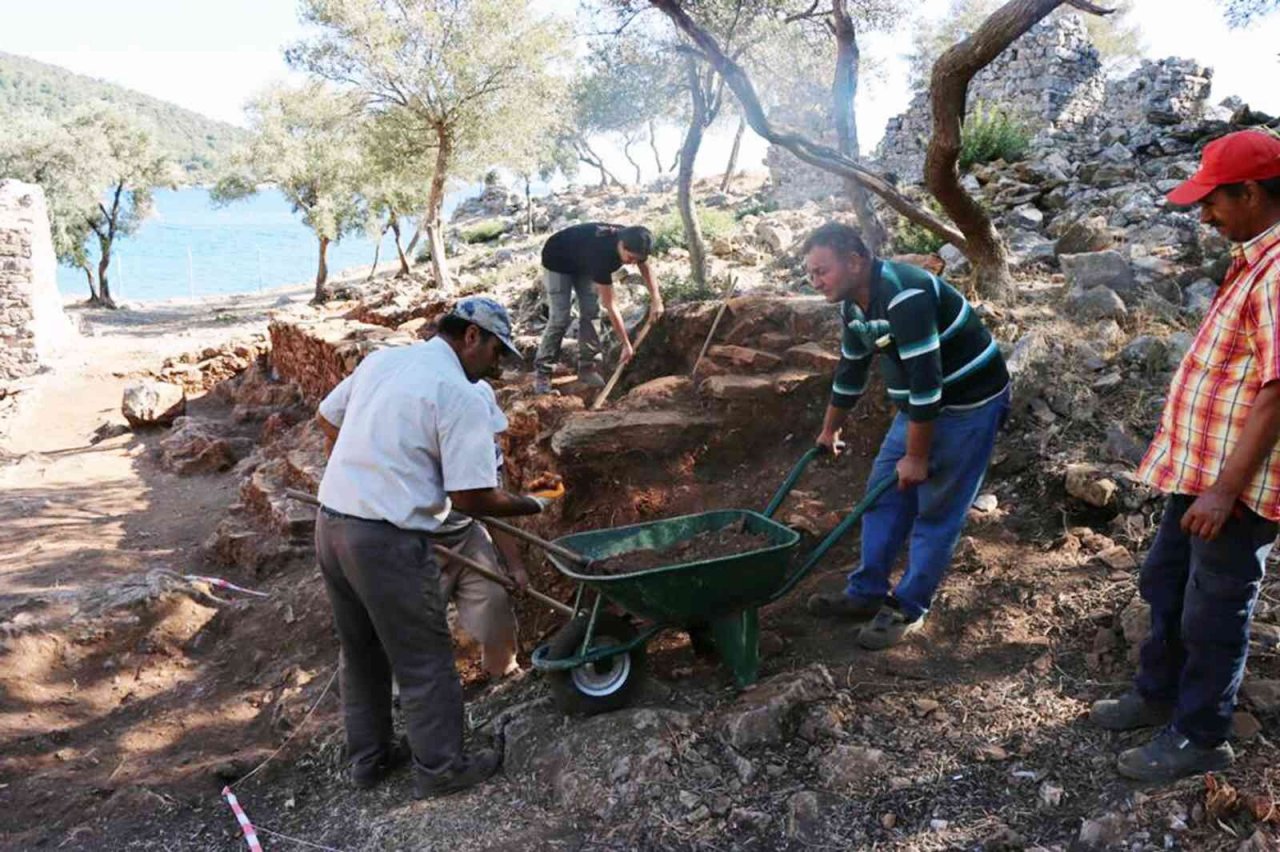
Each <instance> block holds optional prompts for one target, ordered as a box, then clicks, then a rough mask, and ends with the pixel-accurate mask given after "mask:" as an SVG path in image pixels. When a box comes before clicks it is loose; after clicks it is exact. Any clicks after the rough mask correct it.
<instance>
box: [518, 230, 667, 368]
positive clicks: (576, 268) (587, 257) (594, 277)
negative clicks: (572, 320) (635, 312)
mask: <svg viewBox="0 0 1280 852" xmlns="http://www.w3.org/2000/svg"><path fill="white" fill-rule="evenodd" d="M652 246H653V235H652V234H651V233H649V229H648V228H644V227H640V226H632V227H625V226H623V225H610V224H606V223H603V222H588V223H585V224H582V225H573V226H571V227H568V228H565V229H563V230H561V231H557V232H556V233H555V234H552V235H551V238H550V239H548V240H547V241H546V243H545V244H543V246H542V278H543V285H544V286H545V287H546V291H547V308H548V317H547V327H546V329H545V330H544V331H543V332H542V342H541V343H539V344H538V354H537V357H536V359H535V361H534V368H535V371H536V375H535V377H534V385H533V387H534V392H535V393H550V392H551V371H552V369H553V368H554V366H555V363H556V361H557V360H559V358H560V343H561V341H562V340H564V334H565V330H566V329H568V327H569V316H570V306H571V304H572V300H573V295H574V294H575V293H576V294H577V295H578V314H579V323H578V326H579V330H578V378H579V379H580V380H581V381H583V382H584V383H586V384H587V385H590V386H592V387H602V386H603V385H604V379H603V378H602V377H601V376H600V372H599V370H598V369H597V365H598V362H599V360H600V336H599V330H598V328H597V326H596V323H597V321H598V319H599V315H600V306H601V304H603V305H604V310H605V313H606V314H608V315H609V322H610V324H611V325H612V326H613V331H614V334H616V335H617V337H618V340H619V341H621V343H622V361H623V362H624V363H625V362H627V361H629V360H631V356H632V355H633V354H634V350H633V349H632V347H631V340H630V338H629V337H628V336H627V329H626V326H624V325H623V323H622V315H621V314H620V313H618V307H617V305H616V304H615V303H614V300H613V273H614V272H616V271H618V269H620V268H621V267H622V265H623V264H626V263H634V264H635V265H636V268H637V270H639V272H640V277H641V278H643V279H644V283H645V286H646V287H648V289H649V305H650V308H649V310H650V317H651V319H652V320H656V319H657V318H658V317H660V316H661V315H662V295H661V294H660V293H659V292H658V285H657V284H656V283H655V282H654V280H653V275H652V274H651V273H650V271H649V264H648V262H647V261H648V258H649V250H650V249H651V248H652Z"/></svg>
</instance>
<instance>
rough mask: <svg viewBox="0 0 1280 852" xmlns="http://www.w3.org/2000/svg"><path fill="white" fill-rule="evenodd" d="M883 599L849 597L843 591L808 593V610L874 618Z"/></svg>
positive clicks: (850, 616) (840, 615)
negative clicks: (829, 593) (819, 593)
mask: <svg viewBox="0 0 1280 852" xmlns="http://www.w3.org/2000/svg"><path fill="white" fill-rule="evenodd" d="M883 605H884V601H883V600H882V599H880V598H857V597H850V596H849V595H846V594H844V593H843V592H841V593H839V594H835V595H810V596H809V604H808V606H809V612H811V613H813V614H814V615H821V616H827V617H831V618H849V619H853V620H854V621H867V620H868V619H871V618H875V615H876V613H878V612H879V611H880V607H881V606H883Z"/></svg>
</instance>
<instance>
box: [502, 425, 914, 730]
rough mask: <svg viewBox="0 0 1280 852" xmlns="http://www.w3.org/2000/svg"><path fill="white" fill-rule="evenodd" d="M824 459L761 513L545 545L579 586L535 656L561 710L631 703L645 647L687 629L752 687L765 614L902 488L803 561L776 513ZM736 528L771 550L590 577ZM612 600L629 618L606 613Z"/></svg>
mask: <svg viewBox="0 0 1280 852" xmlns="http://www.w3.org/2000/svg"><path fill="white" fill-rule="evenodd" d="M820 452H822V450H820V449H819V448H817V447H815V448H813V449H811V450H809V451H808V452H806V453H805V454H804V456H802V457H801V458H800V460H799V461H798V462H797V463H796V465H795V467H794V468H792V470H791V472H790V473H789V474H788V476H787V478H786V480H785V481H784V482H783V483H782V485H781V486H780V487H779V488H778V491H777V493H776V494H774V495H773V499H771V500H770V501H769V505H768V506H766V507H765V509H764V511H763V512H753V511H751V510H748V509H723V510H719V511H712V512H701V513H699V514H696V515H683V516H680V517H675V518H665V519H663V520H658V521H649V522H647V523H643V524H633V525H631V526H625V527H615V528H612V529H603V530H595V531H591V532H581V533H574V534H572V535H567V536H563V537H561V538H558V539H556V540H555V541H554V542H540V543H541V544H543V546H544V548H545V549H546V551H547V555H548V557H549V558H550V559H551V561H552V563H553V564H554V565H555V566H556V568H557V569H558V570H559V571H560V572H561V573H562V574H564V575H565V576H566V577H568V578H569V579H571V580H574V581H575V582H577V584H578V589H577V593H576V595H575V597H574V601H573V606H572V609H573V612H574V615H573V617H572V618H571V619H570V621H569V623H568V624H566V625H565V626H564V627H563V628H561V629H560V630H559V631H558V632H557V633H556V634H555V635H554V636H553V637H552V638H551V640H550V641H548V642H547V643H546V644H544V645H541V646H540V647H538V648H537V649H535V650H534V652H533V665H534V667H535V668H537V669H539V670H540V671H543V672H545V673H546V674H547V675H548V678H549V680H550V682H551V686H552V692H553V695H554V698H555V702H556V705H557V706H558V707H559V708H560V709H561V710H562V711H563V712H566V713H583V714H593V713H601V712H605V711H608V710H616V709H618V708H621V707H624V706H626V705H627V704H628V703H629V701H630V700H631V698H632V697H633V696H634V695H635V693H636V691H637V690H638V688H639V686H640V684H641V681H642V680H643V676H644V658H645V644H646V643H647V642H648V641H649V640H650V639H652V638H653V637H654V636H656V635H657V634H658V633H659V632H661V631H663V630H668V629H680V630H685V631H688V632H689V634H690V636H691V638H692V641H693V643H694V647H695V649H697V650H700V651H710V652H714V653H715V654H717V655H718V656H719V657H720V659H721V660H723V662H724V663H725V664H726V665H727V666H728V667H729V669H730V670H731V671H732V673H733V676H734V680H735V681H736V682H737V684H738V686H739V687H745V686H747V685H749V684H752V683H754V682H755V681H756V677H757V675H758V671H759V659H760V658H759V616H758V611H759V608H760V607H762V606H765V605H766V604H769V603H772V602H773V601H776V600H778V599H779V598H781V597H782V596H783V595H785V594H787V592H789V591H791V589H792V588H794V587H795V585H796V584H797V583H799V582H800V581H801V580H803V579H804V578H805V577H806V576H808V574H809V572H810V571H812V570H813V568H814V566H816V565H817V564H818V562H819V561H820V560H821V559H822V557H823V556H825V555H826V553H827V551H828V550H830V549H831V548H832V547H833V546H834V545H835V544H836V543H837V542H838V541H839V540H840V539H841V538H842V537H843V536H844V535H845V533H847V532H848V531H849V529H850V528H851V527H853V525H854V524H856V523H857V522H858V520H859V519H860V518H861V517H862V515H863V514H864V513H865V512H866V511H867V509H869V508H870V507H871V506H872V504H874V503H875V501H876V500H877V499H879V497H880V495H881V494H883V493H884V492H885V491H886V490H887V489H889V488H891V487H893V485H895V484H896V479H897V477H895V476H890V477H887V478H886V479H884V480H882V481H880V482H878V483H875V484H874V485H873V486H872V487H871V489H870V490H869V491H868V492H867V494H866V496H865V497H864V498H863V499H862V500H861V502H859V503H858V504H857V505H856V506H854V507H853V510H852V511H851V512H850V513H849V515H848V516H847V517H845V518H844V519H843V520H842V521H841V522H840V524H839V525H837V526H836V528H835V529H834V530H832V531H831V532H830V533H829V534H828V535H827V537H826V538H824V539H823V540H822V541H821V542H820V543H819V544H818V545H817V547H815V548H814V549H813V551H812V552H811V553H809V555H808V556H807V557H806V558H805V559H804V560H803V561H800V560H799V559H798V556H797V549H798V546H799V543H800V535H799V533H797V532H796V531H795V530H792V529H790V528H789V527H786V526H783V525H782V524H780V523H778V522H777V521H775V520H774V519H773V514H774V513H775V512H776V511H777V510H778V508H779V507H780V506H781V505H782V501H783V500H784V499H786V497H787V495H788V494H789V493H791V489H792V488H794V487H795V484H796V482H797V481H798V480H799V479H800V476H801V474H802V473H803V472H804V470H805V468H806V467H808V466H809V463H810V462H812V461H813V459H814V458H815V457H816V456H817V455H818V454H819V453H820ZM731 526H736V527H738V528H740V529H742V530H744V531H745V532H747V533H751V534H754V535H760V536H763V537H765V538H766V539H767V541H768V544H767V545H766V546H764V547H761V548H758V549H756V550H752V551H749V552H747V553H741V554H736V555H733V556H725V557H720V558H715V559H706V560H702V561H698V562H688V563H684V564H675V565H664V566H660V567H657V568H649V569H646V570H643V571H636V572H634V573H621V574H608V575H593V574H591V573H589V568H590V564H591V562H592V561H594V560H601V559H608V558H610V557H615V556H619V555H621V554H625V553H630V552H633V551H639V550H665V549H667V548H670V547H672V546H673V545H676V544H679V543H680V542H682V541H685V540H687V539H691V538H693V537H694V536H697V535H700V534H702V533H706V532H713V531H717V530H721V529H725V528H726V527H731ZM522 532H523V531H522ZM525 537H526V538H527V537H528V536H527V534H526V536H525ZM606 602H609V603H612V604H614V605H616V606H617V607H618V608H619V609H621V610H622V611H623V613H624V615H621V616H620V615H615V614H613V613H610V612H606V611H605V606H604V604H605V603H606ZM632 617H635V618H639V619H641V620H643V626H641V627H639V628H638V627H637V626H636V624H635V623H634V622H633V620H632Z"/></svg>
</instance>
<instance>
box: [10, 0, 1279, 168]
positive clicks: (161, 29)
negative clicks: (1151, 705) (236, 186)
mask: <svg viewBox="0 0 1280 852" xmlns="http://www.w3.org/2000/svg"><path fill="white" fill-rule="evenodd" d="M1103 2H1105V0H1103ZM535 3H537V4H538V5H540V6H541V7H543V8H544V9H548V10H554V11H556V12H558V13H561V14H565V15H572V14H573V12H574V10H575V9H576V8H577V0H535ZM948 5H949V3H948V0H924V2H922V3H920V4H919V14H921V15H924V16H926V17H929V16H937V15H940V14H942V13H943V12H944V11H945V9H946V8H947V6H948ZM0 6H3V7H7V8H4V11H3V26H0V51H4V52H7V53H16V54H21V55H23V56H29V57H32V58H34V59H38V60H40V61H42V62H48V63H51V64H54V65H60V66H62V67H64V68H68V69H70V70H72V71H76V72H78V73H81V74H88V75H91V76H94V77H99V78H101V79H104V80H108V81H110V82H113V83H119V84H121V85H123V86H128V87H130V88H133V89H137V90H139V91H142V92H145V93H146V94H149V95H153V96H155V97H158V98H162V99H164V100H167V101H171V102H173V103H176V104H178V105H180V106H183V107H186V108H188V109H191V110H194V111H196V112H199V113H202V114H204V115H207V116H210V117H212V118H217V119H221V120H223V121H228V122H231V123H233V124H241V125H242V124H243V123H244V118H243V105H244V103H245V101H246V100H247V99H248V98H249V97H250V96H251V95H253V94H254V93H255V92H256V91H258V90H259V89H261V88H262V87H264V86H265V85H267V84H268V83H270V82H272V81H275V80H280V79H288V78H289V77H290V76H291V75H292V76H296V74H295V73H294V72H291V71H290V70H289V69H288V67H287V66H286V65H285V62H284V59H283V56H282V48H283V47H284V46H285V45H287V44H289V43H290V42H292V41H294V40H296V39H298V38H299V37H301V36H302V35H303V28H302V25H301V24H300V23H299V22H298V20H297V5H296V2H295V0H216V2H208V0H42V2H39V3H30V2H24V3H18V2H17V0H0ZM1134 18H1135V20H1136V21H1137V22H1138V24H1139V25H1140V27H1141V29H1142V32H1143V39H1144V42H1145V50H1146V54H1147V55H1148V56H1150V57H1152V58H1160V57H1164V56H1182V57H1188V58H1193V59H1196V60H1198V61H1200V62H1202V63H1204V64H1205V65H1208V66H1211V67H1213V68H1214V70H1215V74H1214V82H1213V92H1212V96H1211V97H1212V101H1213V102H1215V103H1216V102H1217V101H1220V100H1221V99H1222V98H1224V97H1226V96H1227V95H1232V94H1235V95H1239V96H1241V97H1242V98H1244V100H1245V101H1247V102H1248V103H1250V104H1251V105H1253V106H1254V107H1256V108H1258V109H1261V110H1264V111H1266V112H1269V113H1271V114H1276V113H1280V86H1277V85H1276V80H1277V79H1280V61H1278V58H1277V52H1278V51H1280V47H1277V46H1278V45H1280V14H1273V15H1271V16H1270V17H1269V18H1267V19H1265V20H1264V21H1262V22H1260V23H1255V24H1254V26H1253V27H1252V28H1251V29H1250V30H1249V31H1231V30H1228V29H1227V27H1226V24H1225V23H1224V22H1223V20H1222V16H1221V14H1220V13H1219V10H1218V7H1217V6H1216V4H1215V3H1214V2H1211V0H1136V3H1135V13H1134ZM908 46H909V37H908V27H907V22H906V21H904V25H903V27H901V28H900V31H899V32H896V33H892V34H887V35H868V36H865V37H864V38H863V39H862V47H863V50H864V52H865V53H866V54H868V55H874V56H877V57H879V58H880V59H881V60H882V62H883V68H884V75H883V79H882V80H879V81H874V82H868V83H867V84H866V85H864V87H863V93H862V97H860V100H859V104H858V126H859V135H860V137H861V139H862V143H863V146H864V149H869V148H870V147H872V146H873V145H874V144H875V143H876V141H878V140H879V138H880V137H881V135H882V134H883V131H884V126H885V122H886V121H887V120H888V119H889V118H890V117H891V116H893V115H896V114H897V113H899V112H901V111H902V110H903V109H904V108H905V107H906V103H907V101H908V99H909V92H908V90H907V85H906V73H905V68H906V66H905V63H904V62H903V61H902V58H901V56H900V53H901V52H903V51H905V49H906V48H907V47H908ZM730 137H731V128H727V129H722V130H720V131H718V132H715V133H713V134H712V135H711V136H710V138H709V139H708V142H707V144H706V148H705V149H704V151H705V154H704V155H702V156H700V157H699V165H700V169H699V171H701V172H703V173H710V172H713V171H715V170H716V169H717V168H723V165H722V164H723V162H724V160H725V159H726V158H727V155H728V147H729V142H730ZM677 145H678V134H677V132H676V131H675V130H671V131H669V132H668V133H667V134H665V138H664V139H663V140H662V146H663V148H664V149H665V150H671V151H674V149H675V147H676V146H677ZM763 151H764V143H763V140H760V139H758V138H755V137H754V135H753V134H750V135H749V139H748V143H747V145H746V146H745V149H744V153H743V159H742V164H743V167H745V168H748V169H759V168H760V166H759V161H760V159H761V157H762V156H763ZM616 162H620V160H615V163H616Z"/></svg>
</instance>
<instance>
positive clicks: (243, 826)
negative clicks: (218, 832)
mask: <svg viewBox="0 0 1280 852" xmlns="http://www.w3.org/2000/svg"><path fill="white" fill-rule="evenodd" d="M222 798H224V799H226V800H227V804H228V805H230V806H231V810H232V812H233V813H235V815H236V822H238V823H240V830H241V831H243V832H244V842H245V843H247V844H249V850H250V852H262V844H261V843H259V842H258V832H256V831H254V828H253V823H251V822H249V815H248V814H246V813H245V812H244V808H242V807H240V802H239V801H237V800H236V794H235V793H233V792H231V788H230V787H229V786H228V787H223V788H222Z"/></svg>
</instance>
